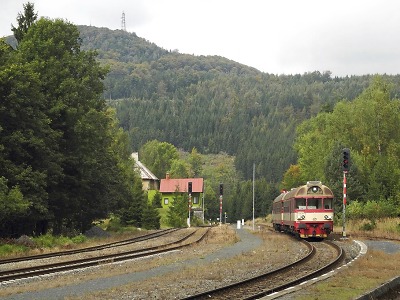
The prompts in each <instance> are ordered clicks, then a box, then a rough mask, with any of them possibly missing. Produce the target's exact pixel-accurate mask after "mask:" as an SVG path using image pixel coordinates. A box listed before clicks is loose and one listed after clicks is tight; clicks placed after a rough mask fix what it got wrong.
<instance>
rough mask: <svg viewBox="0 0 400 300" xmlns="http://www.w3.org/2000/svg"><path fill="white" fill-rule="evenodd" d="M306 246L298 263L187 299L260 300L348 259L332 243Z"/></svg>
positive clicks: (325, 242) (308, 244)
mask: <svg viewBox="0 0 400 300" xmlns="http://www.w3.org/2000/svg"><path fill="white" fill-rule="evenodd" d="M302 242H303V243H306V245H307V247H308V250H309V251H308V254H307V255H306V256H304V257H303V258H301V259H299V260H297V261H295V262H294V263H291V264H289V265H286V266H284V267H282V268H279V269H276V270H273V271H271V272H267V273H264V274H262V275H259V276H256V277H253V278H250V279H247V280H244V281H240V282H237V283H234V284H230V285H226V286H222V287H219V288H217V289H214V290H210V291H207V292H203V293H200V294H196V295H192V296H189V297H186V298H184V299H257V298H260V297H263V296H266V295H269V294H272V293H274V292H279V291H281V290H284V289H286V288H288V287H290V286H294V285H296V284H299V283H301V282H304V281H306V280H309V279H311V278H314V277H316V276H319V275H321V274H323V273H324V272H327V271H329V270H330V269H332V268H334V267H335V266H337V265H338V264H339V263H341V261H342V260H343V259H344V252H343V250H342V249H341V248H340V247H339V246H337V245H336V244H334V243H332V242H329V241H324V242H320V243H308V242H306V241H302Z"/></svg>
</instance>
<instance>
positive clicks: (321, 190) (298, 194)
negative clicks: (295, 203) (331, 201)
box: [274, 181, 333, 202]
mask: <svg viewBox="0 0 400 300" xmlns="http://www.w3.org/2000/svg"><path fill="white" fill-rule="evenodd" d="M314 196H317V197H333V193H332V190H331V189H330V188H328V187H327V186H326V185H323V184H322V183H321V181H308V182H307V184H305V185H302V186H299V187H297V188H293V189H291V190H290V191H287V192H283V193H281V194H280V195H279V196H278V197H276V198H275V200H274V202H278V201H281V200H285V199H289V198H307V197H314Z"/></svg>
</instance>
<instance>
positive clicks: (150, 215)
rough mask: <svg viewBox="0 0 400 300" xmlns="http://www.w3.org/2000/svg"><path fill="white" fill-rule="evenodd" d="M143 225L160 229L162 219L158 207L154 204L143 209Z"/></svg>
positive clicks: (147, 227) (146, 227)
mask: <svg viewBox="0 0 400 300" xmlns="http://www.w3.org/2000/svg"><path fill="white" fill-rule="evenodd" d="M142 219H143V221H142V227H143V228H145V229H160V226H161V224H160V219H161V216H160V214H159V212H158V210H157V208H155V207H153V206H152V205H147V206H146V207H145V209H144V210H143V215H142Z"/></svg>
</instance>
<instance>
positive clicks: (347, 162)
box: [343, 148, 350, 172]
mask: <svg viewBox="0 0 400 300" xmlns="http://www.w3.org/2000/svg"><path fill="white" fill-rule="evenodd" d="M349 168H350V149H349V148H344V149H343V171H346V172H347V171H348V170H349Z"/></svg>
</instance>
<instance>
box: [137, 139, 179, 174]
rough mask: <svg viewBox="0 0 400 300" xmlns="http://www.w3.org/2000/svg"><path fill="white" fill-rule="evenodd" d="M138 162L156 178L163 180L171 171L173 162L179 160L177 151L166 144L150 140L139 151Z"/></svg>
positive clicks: (172, 146)
mask: <svg viewBox="0 0 400 300" xmlns="http://www.w3.org/2000/svg"><path fill="white" fill-rule="evenodd" d="M139 153H140V160H141V161H142V162H143V163H144V164H145V165H146V166H147V167H148V168H149V169H150V170H151V171H152V172H153V173H154V175H156V176H157V177H158V178H164V177H165V174H166V173H167V172H168V171H169V170H170V169H171V166H172V163H173V161H174V160H176V159H178V158H179V155H178V150H177V149H176V148H175V146H174V145H172V144H170V143H167V142H159V141H157V140H152V141H149V142H147V143H146V144H145V145H143V147H142V148H141V149H140V151H139Z"/></svg>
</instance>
